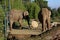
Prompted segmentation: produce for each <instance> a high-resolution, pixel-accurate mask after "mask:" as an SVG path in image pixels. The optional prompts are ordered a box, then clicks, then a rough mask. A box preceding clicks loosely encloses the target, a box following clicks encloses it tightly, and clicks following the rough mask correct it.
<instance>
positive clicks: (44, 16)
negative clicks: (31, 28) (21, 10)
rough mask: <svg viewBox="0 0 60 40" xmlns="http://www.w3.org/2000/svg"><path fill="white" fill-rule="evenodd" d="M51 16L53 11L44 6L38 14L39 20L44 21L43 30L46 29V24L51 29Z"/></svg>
mask: <svg viewBox="0 0 60 40" xmlns="http://www.w3.org/2000/svg"><path fill="white" fill-rule="evenodd" d="M50 16H51V11H50V10H48V9H47V8H42V9H41V11H40V12H39V14H38V18H39V21H40V22H41V23H42V31H45V29H46V24H47V28H48V29H50V28H51V26H50Z"/></svg>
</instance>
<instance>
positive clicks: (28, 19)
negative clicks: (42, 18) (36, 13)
mask: <svg viewBox="0 0 60 40" xmlns="http://www.w3.org/2000/svg"><path fill="white" fill-rule="evenodd" d="M26 17H27V18H26V20H27V22H28V25H29V29H30V23H29V21H30V18H29V16H28V15H27V16H26Z"/></svg>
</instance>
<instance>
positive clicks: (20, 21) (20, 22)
mask: <svg viewBox="0 0 60 40" xmlns="http://www.w3.org/2000/svg"><path fill="white" fill-rule="evenodd" d="M19 24H20V29H21V28H22V19H20V20H19Z"/></svg>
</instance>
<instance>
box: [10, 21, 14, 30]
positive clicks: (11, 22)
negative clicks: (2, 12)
mask: <svg viewBox="0 0 60 40" xmlns="http://www.w3.org/2000/svg"><path fill="white" fill-rule="evenodd" d="M12 24H13V21H10V31H11V30H12Z"/></svg>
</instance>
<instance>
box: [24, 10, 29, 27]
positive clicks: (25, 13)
mask: <svg viewBox="0 0 60 40" xmlns="http://www.w3.org/2000/svg"><path fill="white" fill-rule="evenodd" d="M23 18H24V19H26V20H27V22H28V25H29V27H30V23H29V21H30V17H29V13H28V11H24V12H23Z"/></svg>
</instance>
